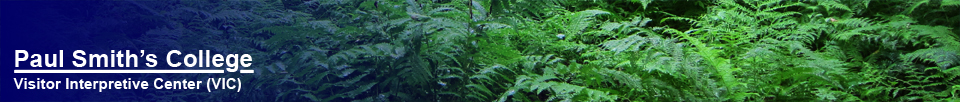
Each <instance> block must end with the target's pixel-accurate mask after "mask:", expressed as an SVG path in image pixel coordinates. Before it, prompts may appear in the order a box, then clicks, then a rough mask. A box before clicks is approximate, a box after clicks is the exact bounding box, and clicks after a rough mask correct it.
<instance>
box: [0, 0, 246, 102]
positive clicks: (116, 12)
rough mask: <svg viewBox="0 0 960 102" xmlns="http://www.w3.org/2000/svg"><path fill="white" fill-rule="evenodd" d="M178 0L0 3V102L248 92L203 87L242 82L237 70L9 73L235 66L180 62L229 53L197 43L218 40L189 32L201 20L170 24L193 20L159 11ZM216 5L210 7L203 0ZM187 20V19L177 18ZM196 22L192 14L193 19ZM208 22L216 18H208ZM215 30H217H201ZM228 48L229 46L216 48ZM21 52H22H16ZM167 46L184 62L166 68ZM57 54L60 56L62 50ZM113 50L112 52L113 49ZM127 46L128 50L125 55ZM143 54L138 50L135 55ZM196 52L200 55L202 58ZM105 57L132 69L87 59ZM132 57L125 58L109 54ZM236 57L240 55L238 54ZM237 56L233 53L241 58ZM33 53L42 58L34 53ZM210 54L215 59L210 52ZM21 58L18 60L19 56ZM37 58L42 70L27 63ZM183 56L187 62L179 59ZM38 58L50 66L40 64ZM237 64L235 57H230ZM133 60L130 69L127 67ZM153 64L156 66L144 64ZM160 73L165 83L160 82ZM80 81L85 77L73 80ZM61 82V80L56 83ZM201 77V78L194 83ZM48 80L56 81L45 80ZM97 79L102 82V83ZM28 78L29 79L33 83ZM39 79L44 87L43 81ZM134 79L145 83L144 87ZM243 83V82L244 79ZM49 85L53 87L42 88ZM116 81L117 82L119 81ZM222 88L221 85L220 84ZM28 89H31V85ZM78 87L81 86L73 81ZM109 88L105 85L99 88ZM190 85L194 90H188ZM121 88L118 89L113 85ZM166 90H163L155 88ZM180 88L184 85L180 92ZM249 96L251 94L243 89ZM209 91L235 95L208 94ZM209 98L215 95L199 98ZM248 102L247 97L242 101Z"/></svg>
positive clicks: (176, 98)
mask: <svg viewBox="0 0 960 102" xmlns="http://www.w3.org/2000/svg"><path fill="white" fill-rule="evenodd" d="M181 3H182V2H178V1H136V2H132V1H2V3H0V5H2V6H0V7H2V8H0V10H2V12H0V38H2V40H0V41H2V48H0V53H2V54H0V59H2V61H3V63H0V68H2V70H0V71H2V72H0V76H2V80H3V83H2V84H0V92H2V96H0V101H199V100H203V99H216V100H219V101H243V100H231V99H235V98H237V97H244V95H250V94H253V93H251V92H254V91H253V90H242V91H240V92H238V91H237V90H214V89H211V90H209V91H208V90H207V89H208V87H213V86H207V85H208V84H210V82H209V81H208V80H216V81H221V82H231V83H229V84H231V85H240V84H241V83H240V81H244V82H246V81H247V80H246V79H244V80H233V81H227V80H228V79H239V78H240V77H239V76H242V75H241V73H238V72H240V71H237V72H226V73H79V71H76V72H78V73H72V72H68V73H15V72H14V70H207V71H210V70H213V71H216V70H222V71H225V69H230V68H233V67H226V65H223V66H221V67H212V66H211V65H205V66H201V65H200V64H203V63H202V62H201V63H197V64H198V65H197V66H194V67H186V66H184V65H185V64H186V63H185V62H186V61H208V62H207V63H209V59H210V58H211V57H209V56H211V54H223V56H224V57H226V56H228V55H229V54H227V53H230V52H228V51H222V50H214V51H210V50H213V49H206V48H208V47H205V46H209V45H205V44H206V43H204V42H202V41H216V39H209V37H207V38H204V37H197V36H200V35H205V34H210V32H188V31H193V30H184V29H193V28H203V27H200V26H199V25H209V24H180V23H177V22H174V21H181V20H192V19H176V18H173V17H179V16H195V15H177V14H189V13H171V12H168V11H164V10H157V9H156V8H162V7H163V5H169V4H181ZM204 5H216V4H204ZM179 18H189V17H179ZM193 20H195V19H193ZM211 22H212V23H218V22H215V21H211ZM207 28H217V27H207ZM207 31H212V32H216V31H222V29H208V30H207ZM185 39H187V40H189V39H202V40H195V41H197V42H187V41H185ZM216 46H232V45H223V44H221V45H216ZM21 50H22V51H23V52H27V53H21V52H18V51H21ZM77 50H82V51H84V52H85V54H86V55H82V56H80V57H83V58H81V59H84V60H86V61H84V62H86V65H85V66H83V67H76V66H74V63H79V62H77V61H80V60H79V59H77V58H75V57H74V55H75V54H74V52H75V51H77ZM171 50H179V51H180V52H181V55H176V56H173V57H171V58H172V60H170V61H173V62H180V63H183V64H181V65H182V66H176V67H175V66H170V65H168V64H167V61H168V60H166V58H167V54H168V52H170V51H171ZM60 51H62V53H61V52H60ZM111 51H114V52H111ZM126 51H129V52H130V53H127V52H126ZM141 51H143V52H142V53H141ZM202 51H210V52H204V53H203V55H201V52H202ZM94 54H99V55H109V57H104V58H107V60H104V61H103V62H101V63H106V64H103V65H111V63H108V62H110V61H114V62H115V63H112V65H118V63H122V64H125V65H130V66H113V67H96V66H91V64H95V63H93V62H92V59H90V57H91V55H94ZM131 54H132V55H136V57H133V58H134V59H136V61H137V63H132V62H131V60H123V59H124V58H126V57H118V56H115V55H127V56H129V55H131ZM147 54H153V55H155V56H154V58H153V59H154V60H155V62H153V63H151V62H149V61H148V60H147V56H146V55H147ZM187 54H192V55H196V56H195V57H192V58H193V59H184V58H185V56H186V55H187ZM241 54H242V53H241ZM241 54H235V56H233V57H232V58H240V55H241ZM33 55H38V57H40V58H35V57H33ZM214 58H215V57H214ZM21 60H22V61H21ZM35 60H39V63H40V64H41V66H40V67H33V66H31V63H33V62H32V61H35ZM185 60H186V61H185ZM44 61H47V62H50V63H54V64H51V65H49V66H48V65H46V64H43V63H44ZM234 62H236V61H234ZM134 64H135V65H136V67H134V66H133V65H134ZM148 64H155V65H156V66H154V67H147V65H148ZM157 78H161V79H162V80H164V81H158V80H157ZM67 80H69V81H77V82H80V83H75V84H73V85H72V86H73V88H78V86H77V85H84V83H83V82H90V85H91V86H92V87H91V88H93V89H68V86H69V85H70V84H71V83H69V82H68V81H67ZM79 80H83V81H79ZM57 81H59V83H57ZM110 81H113V83H109V82H110ZM198 81H199V82H198ZM48 82H54V83H55V84H56V85H54V84H48ZM103 82H108V83H107V84H103ZM166 82H170V83H171V84H174V85H186V86H176V87H173V86H171V88H175V89H157V87H156V86H157V85H166ZM31 83H32V84H31ZM41 83H44V84H41ZM140 83H146V84H148V85H149V86H147V88H146V89H140V88H134V87H135V86H136V87H141V86H139V85H141V84H140ZM242 84H249V83H242ZM48 85H53V86H56V87H53V89H51V88H49V87H45V86H48ZM118 85H119V86H118ZM219 85H225V84H219ZM31 87H32V88H33V89H30V88H31ZM79 87H83V86H79ZM104 87H107V89H102V90H101V88H104ZM190 87H194V89H190ZM118 88H119V89H118ZM161 88H167V87H161ZM182 88H186V89H182ZM245 93H250V94H245ZM212 94H217V95H225V96H236V97H223V98H219V97H218V98H210V97H201V96H212ZM205 101H213V100H205ZM246 101H250V100H246Z"/></svg>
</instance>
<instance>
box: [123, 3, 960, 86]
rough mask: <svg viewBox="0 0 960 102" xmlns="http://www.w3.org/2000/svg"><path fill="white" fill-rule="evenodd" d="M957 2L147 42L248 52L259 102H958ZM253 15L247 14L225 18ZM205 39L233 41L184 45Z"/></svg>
mask: <svg viewBox="0 0 960 102" xmlns="http://www.w3.org/2000/svg"><path fill="white" fill-rule="evenodd" d="M958 4H960V3H958V1H956V0H943V1H936V0H890V1H876V0H866V1H844V0H797V1H783V0H711V1H654V0H630V1H618V0H432V1H431V0H404V1H399V0H367V1H362V0H342V1H338V0H312V1H296V0H279V1H263V2H260V1H257V2H252V1H251V2H238V3H237V4H236V5H241V6H229V5H228V6H221V5H201V4H184V5H181V6H177V8H156V9H163V10H166V11H176V13H181V14H182V15H190V16H177V17H178V18H176V19H175V20H169V21H170V22H184V23H175V24H173V25H167V26H163V27H157V28H156V29H153V30H149V31H147V32H146V34H145V35H144V36H143V37H144V38H151V39H144V40H143V41H141V42H142V43H144V45H147V47H145V49H186V48H198V49H203V48H212V49H217V50H216V51H217V52H221V53H228V52H229V53H234V52H242V53H251V54H253V55H255V57H256V58H257V59H258V60H257V62H255V63H256V64H257V65H255V66H262V67H257V68H256V70H258V71H259V72H257V73H259V74H257V75H243V76H241V75H228V76H238V77H244V78H249V79H252V80H254V81H255V82H251V83H254V84H253V85H250V87H251V89H250V90H257V91H256V92H257V93H262V95H258V97H249V99H251V100H261V101H263V100H266V101H498V102H506V101H618V102H619V101H891V100H894V101H953V100H957V99H960V86H958V85H960V80H958V77H960V47H958V46H960V40H958V39H960V35H958V33H957V32H960V31H957V29H954V28H957V27H960V25H958V24H960V23H957V22H960V20H958V19H956V18H958V17H960V16H958V15H960V14H958V13H957V12H956V8H957V7H958V6H957V5H958ZM244 7H253V10H236V9H228V8H244ZM157 13H158V15H173V14H161V12H157ZM651 21H659V22H651ZM191 27H193V28H191ZM225 27H226V28H225ZM227 28H229V29H227ZM207 33H209V34H207ZM200 39H224V40H223V41H209V40H208V42H204V43H205V45H206V44H209V45H208V46H182V45H188V44H184V43H185V42H193V41H200ZM181 42H183V43H181ZM237 43H240V44H242V46H235V45H236V44H237ZM228 45H229V46H228ZM178 77H184V78H192V77H201V75H185V76H178ZM250 92H253V91H250ZM203 95H204V96H212V98H224V97H219V96H230V95H237V93H228V92H224V93H212V94H203ZM157 96H158V97H161V98H166V97H174V98H173V99H183V98H188V97H184V95H168V96H163V95H157ZM204 98H206V97H204Z"/></svg>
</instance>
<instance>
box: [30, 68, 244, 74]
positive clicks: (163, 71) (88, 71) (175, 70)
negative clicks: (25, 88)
mask: <svg viewBox="0 0 960 102" xmlns="http://www.w3.org/2000/svg"><path fill="white" fill-rule="evenodd" d="M225 72H226V71H224V70H222V69H221V70H184V69H168V70H140V69H136V70H134V69H128V70H13V73H225ZM240 73H253V70H240Z"/></svg>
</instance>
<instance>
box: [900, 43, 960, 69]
mask: <svg viewBox="0 0 960 102" xmlns="http://www.w3.org/2000/svg"><path fill="white" fill-rule="evenodd" d="M957 49H960V47H958V46H942V47H936V48H927V49H920V50H917V51H914V52H910V53H907V54H904V55H903V57H901V58H902V59H903V60H906V61H917V60H919V61H921V62H929V63H935V64H936V65H938V66H940V68H949V67H951V66H955V65H960V51H958V50H957Z"/></svg>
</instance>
